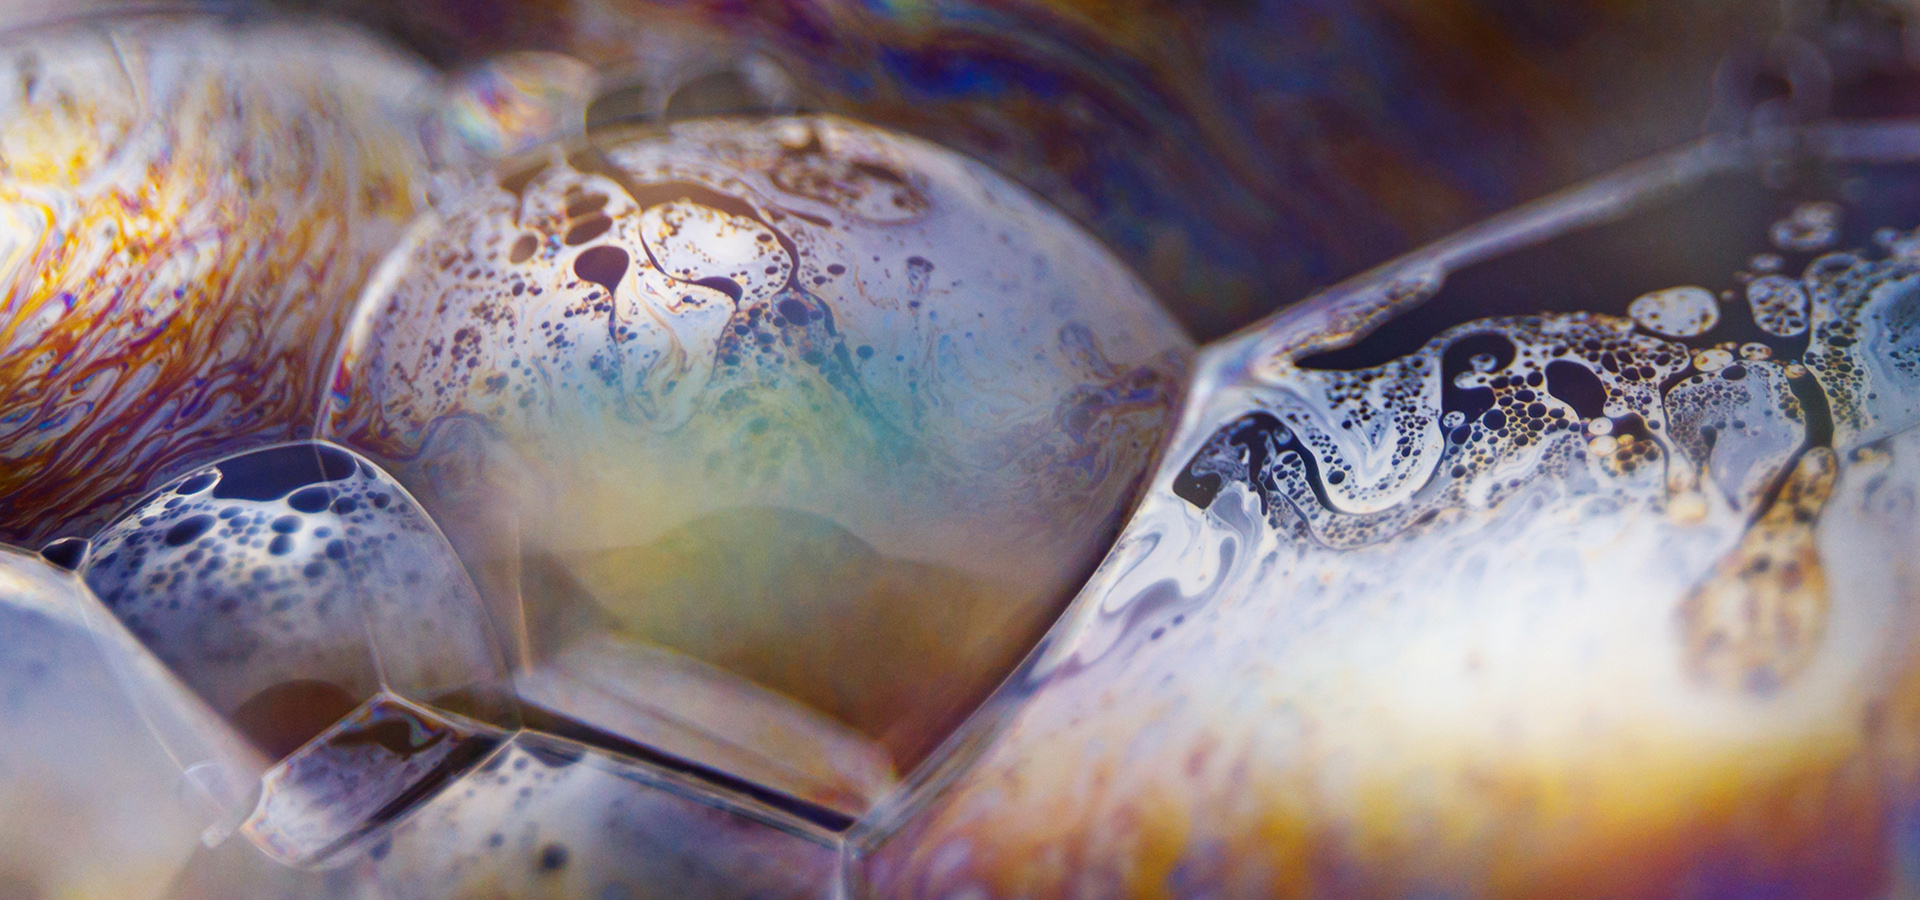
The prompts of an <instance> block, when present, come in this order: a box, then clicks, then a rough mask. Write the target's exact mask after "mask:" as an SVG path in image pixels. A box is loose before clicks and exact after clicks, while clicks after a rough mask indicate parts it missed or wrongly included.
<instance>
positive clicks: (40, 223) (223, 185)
mask: <svg viewBox="0 0 1920 900" xmlns="http://www.w3.org/2000/svg"><path fill="white" fill-rule="evenodd" d="M428 74H429V72H428V70H426V69H425V67H424V66H420V65H418V64H416V63H414V62H412V61H411V60H409V59H406V58H404V57H400V56H396V55H392V54H389V53H387V52H386V51H383V50H381V49H379V48H377V47H376V46H374V45H372V44H370V43H368V42H366V41H365V40H364V39H361V38H358V37H355V36H353V35H352V34H351V33H349V32H346V31H344V30H333V29H320V30H318V31H315V30H311V29H308V30H303V31H302V32H300V33H299V36H298V38H297V39H296V38H295V36H294V32H292V31H291V30H289V28H288V27H287V26H248V27H245V28H241V27H236V26H230V25H223V24H219V23H216V22H212V21H208V20H201V19H149V20H136V21H133V22H127V23H120V24H116V25H114V26H112V27H111V30H107V29H103V28H94V27H84V26H83V27H72V28H68V29H64V30H60V31H56V32H54V33H52V34H44V33H43V34H35V35H29V36H27V37H26V38H24V39H20V40H18V42H17V43H14V44H12V45H11V46H6V47H0V290H3V291H4V294H0V540H5V541H13V542H23V543H32V542H38V541H44V540H47V539H50V538H53V537H57V536H61V535H67V534H75V533H80V532H83V531H85V530H87V529H88V528H89V527H91V526H92V525H95V524H98V523H99V522H101V521H103V520H104V519H105V518H106V517H108V516H110V515H112V513H113V512H114V509H115V507H117V506H119V505H124V504H125V503H126V502H127V501H130V500H132V499H133V498H134V496H135V495H138V494H139V493H141V492H142V491H144V490H145V489H147V488H148V487H149V486H152V485H155V484H158V483H160V482H162V481H165V480H166V479H168V478H170V477H173V476H175V475H177V474H179V473H181V472H183V471H185V470H186V469H188V468H191V467H192V466H194V465H197V464H200V463H204V462H205V461H207V460H209V459H212V458H214V457H217V456H220V455H222V454H226V453H230V452H232V451H235V450H238V449H241V448H244V447H249V446H258V445H261V444H266V443H271V442H274V441H280V440H286V439H288V438H293V437H298V436H300V434H301V433H302V432H304V431H306V430H307V429H308V427H309V426H308V423H309V422H310V421H311V413H310V410H311V409H312V408H313V407H312V404H313V400H314V396H315V393H316V390H317V389H318V387H319V385H320V384H321V378H322V374H321V373H322V370H323V369H324V368H325V366H326V365H327V364H328V362H329V361H330V359H331V357H332V354H333V350H334V347H335V345H336V342H337V337H338V335H339V333H340V329H341V327H342V323H343V321H344V319H345V316H346V314H347V310H348V308H349V306H350V305H351V300H352V299H353V297H354V295H355V294H356V293H357V292H358V290H359V287H360V285H361V283H362V282H363V281H364V280H365V278H366V276H367V273H368V272H369V271H370V270H371V268H372V266H373V264H374V262H375V261H376V259H377V258H378V254H379V253H380V252H381V251H382V250H384V249H385V248H387V247H389V246H391V245H392V243H393V242H394V240H395V239H396V238H397V235H398V233H399V229H400V227H401V225H402V224H403V223H404V222H405V221H406V219H407V218H408V217H409V216H411V215H412V214H413V212H414V211H415V209H416V208H417V206H418V205H419V202H420V190H421V186H422V182H423V178H422V173H423V171H424V167H425V163H424V160H423V159H422V157H421V154H420V152H419V151H418V150H417V149H416V148H415V146H414V143H413V132H412V131H411V130H410V129H409V128H407V127H405V125H406V124H407V123H408V121H409V117H410V116H411V115H412V104H414V103H415V102H417V98H419V97H422V96H424V92H423V90H422V89H423V88H424V87H425V86H426V84H427V81H426V78H427V75H428Z"/></svg>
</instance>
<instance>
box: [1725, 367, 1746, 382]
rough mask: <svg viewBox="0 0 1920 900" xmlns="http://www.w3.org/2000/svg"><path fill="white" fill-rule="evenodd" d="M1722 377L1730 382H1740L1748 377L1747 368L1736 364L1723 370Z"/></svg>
mask: <svg viewBox="0 0 1920 900" xmlns="http://www.w3.org/2000/svg"><path fill="white" fill-rule="evenodd" d="M1720 377H1721V378H1725V379H1726V380H1728V381H1739V380H1740V379H1742V378H1745V377H1747V367H1746V366H1743V365H1740V364H1739V363H1734V364H1733V365H1730V366H1727V367H1725V368H1723V369H1721V370H1720Z"/></svg>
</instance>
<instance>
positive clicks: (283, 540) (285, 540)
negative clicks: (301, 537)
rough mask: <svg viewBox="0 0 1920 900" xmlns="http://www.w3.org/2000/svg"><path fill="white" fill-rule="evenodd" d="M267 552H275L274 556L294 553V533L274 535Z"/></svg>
mask: <svg viewBox="0 0 1920 900" xmlns="http://www.w3.org/2000/svg"><path fill="white" fill-rule="evenodd" d="M267 552H268V553H271V554H273V555H274V556H285V555H287V554H289V553H292V552H293V535H290V534H277V535H274V537H273V541H272V542H271V543H269V544H267Z"/></svg>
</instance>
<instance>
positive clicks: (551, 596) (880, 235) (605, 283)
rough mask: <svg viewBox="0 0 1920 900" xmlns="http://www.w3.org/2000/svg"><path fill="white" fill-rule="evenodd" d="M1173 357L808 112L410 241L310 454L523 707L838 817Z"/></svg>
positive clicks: (965, 179) (990, 626) (1036, 223)
mask: <svg viewBox="0 0 1920 900" xmlns="http://www.w3.org/2000/svg"><path fill="white" fill-rule="evenodd" d="M1186 352H1187V344H1186V342H1185V339H1184V338H1183V337H1182V336H1181V334H1180V332H1179V331H1178V329H1177V328H1176V327H1175V326H1174V325H1173V324H1172V323H1171V321H1170V320H1169V319H1168V318H1167V317H1166V316H1165V314H1164V313H1162V312H1161V311H1160V310H1159V309H1158V308H1157V307H1156V306H1155V305H1154V303H1153V301H1152V299H1151V298H1150V297H1149V296H1148V295H1147V293H1146V292H1145V291H1144V290H1143V289H1142V288H1141V286H1140V285H1139V283H1138V282H1137V281H1136V280H1135V279H1134V278H1133V277H1132V276H1131V275H1130V274H1128V272H1127V271H1126V269H1125V268H1123V267H1122V266H1121V265H1119V263H1118V262H1117V261H1116V260H1114V259H1113V258H1112V257H1111V256H1109V255H1108V254H1107V253H1106V252H1105V251H1104V250H1103V249H1101V248H1100V247H1099V246H1098V245H1097V244H1095V243H1094V242H1093V241H1092V240H1090V239H1089V238H1087V237H1086V236H1085V235H1084V234H1083V233H1082V232H1080V231H1079V230H1078V229H1076V228H1074V227H1073V226H1072V225H1070V224H1069V223H1068V222H1067V221H1066V220H1064V219H1063V218H1062V217H1061V216H1060V215H1059V214H1058V213H1056V212H1054V211H1052V210H1050V209H1048V208H1047V207H1045V206H1043V205H1042V204H1040V203H1039V202H1038V201H1036V200H1035V199H1034V198H1033V197H1031V196H1030V195H1028V194H1026V193H1025V192H1023V191H1021V190H1019V189H1017V188H1015V187H1014V186H1012V185H1010V184H1008V183H1007V182H1005V181H1004V180H1001V179H1000V178H998V177H996V176H994V175H993V174H992V173H990V172H988V171H987V170H985V169H983V168H981V167H980V166H978V165H976V164H973V163H971V162H968V161H967V160H965V159H962V158H960V157H957V156H954V155H952V154H950V153H946V152H944V151H941V150H938V149H937V148H934V147H932V146H929V145H926V144H923V143H920V142H917V141H914V140H910V139H907V138H903V137H900V136H897V135H893V134H890V133H887V132H884V131H880V130H877V129H874V128H870V127H867V126H862V125H858V124H855V123H852V122H848V121H844V120H839V119H833V118H807V117H801V118H780V119H768V120H749V119H716V120H706V121H690V122H684V123H679V124H675V125H673V126H671V127H668V128H665V129H663V130H658V131H650V132H633V133H616V134H606V133H597V134H596V135H594V139H593V140H592V141H591V142H590V143H586V144H583V145H578V146H575V147H573V148H572V149H571V150H570V152H567V153H564V154H563V153H562V152H561V151H560V150H554V151H552V152H550V153H548V154H544V155H540V156H538V157H537V158H536V159H534V160H532V161H531V162H530V163H528V164H527V165H525V166H522V167H519V168H514V169H512V170H511V171H509V172H508V173H507V174H506V175H505V176H504V177H503V178H502V179H501V180H500V182H499V183H498V184H491V183H489V184H486V185H484V186H483V187H482V188H480V189H479V190H477V191H476V193H475V194H474V196H472V197H471V198H470V199H467V200H465V201H462V202H458V203H455V204H453V205H451V206H450V207H449V208H447V209H446V210H445V211H444V213H443V214H442V215H441V216H440V217H439V218H438V219H436V220H434V221H433V222H432V223H430V224H428V225H425V226H423V227H421V228H420V229H418V230H416V231H415V233H414V236H413V238H412V239H411V240H410V241H409V243H408V244H407V245H406V246H404V247H403V248H402V250H401V251H400V254H399V257H398V261H397V263H396V265H395V266H394V267H393V268H392V269H391V270H389V271H388V272H387V274H386V275H385V276H384V277H383V279H382V280H381V282H380V283H379V285H378V288H377V289H376V290H375V291H373V292H372V293H371V294H370V296H369V298H368V300H367V301H366V303H365V305H364V307H363V308H362V310H361V312H360V317H359V319H358V320H357V322H356V323H355V326H354V330H353V333H352V336H351V338H350V341H349V344H348V347H347V349H346V351H345V354H344V357H343V361H342V363H341V366H340V368H339V371H338V373H337V375H336V380H335V383H334V391H333V394H332V403H331V404H330V405H329V406H328V408H327V410H326V414H325V416H324V417H323V421H322V425H321V428H322V430H323V432H324V433H325V434H327V435H329V436H331V437H332V438H333V439H335V440H339V441H341V442H343V443H345V444H348V445H350V446H354V447H356V448H359V449H361V450H363V451H366V452H369V453H371V454H373V455H374V456H375V457H376V458H378V459H379V460H380V461H381V462H382V463H383V464H384V465H387V466H388V467H389V468H390V469H392V470H393V471H394V472H396V474H397V475H398V476H399V477H400V479H401V480H402V482H403V483H406V484H407V485H408V486H409V488H411V489H412V490H414V491H415V492H416V494H418V495H419V496H420V497H421V498H422V500H423V502H424V503H426V505H427V506H428V508H429V509H431V510H433V511H434V512H435V514H436V517H437V518H438V519H439V520H440V521H441V522H442V524H443V525H444V526H445V527H447V528H448V531H449V535H450V537H452V538H453V539H454V541H455V544H456V545H457V546H459V547H460V549H461V551H462V553H463V555H464V556H465V557H466V559H467V561H468V563H469V565H470V566H471V567H472V568H473V569H474V570H475V571H476V572H478V573H480V577H481V580H482V587H483V589H485V590H487V591H488V592H489V594H490V599H491V601H492V603H493V605H494V609H495V615H496V619H497V621H499V622H500V623H501V630H502V632H503V633H506V634H509V635H513V636H515V637H516V638H518V640H519V646H518V648H517V652H518V653H519V654H520V655H521V659H522V664H523V667H524V669H525V671H524V673H523V677H522V678H521V679H520V687H521V690H522V694H523V696H522V699H523V700H526V701H528V702H529V703H531V704H533V705H535V706H540V707H543V708H546V709H548V710H549V711H550V712H552V713H553V714H555V715H557V716H559V717H561V718H563V719H566V720H569V721H572V722H574V723H575V725H576V726H580V727H588V728H590V729H592V730H594V731H596V732H612V733H615V734H619V735H622V736H624V737H626V738H628V739H632V740H636V741H638V742H639V743H642V744H647V745H649V746H653V747H654V748H655V749H660V750H663V751H664V752H667V753H669V754H670V755H673V756H677V757H681V758H691V759H692V760H694V761H697V762H699V763H700V764H702V765H705V766H715V765H718V767H719V768H723V769H730V770H736V771H740V770H739V769H738V767H739V766H748V767H750V768H751V769H752V771H754V772H762V773H766V774H765V776H764V777H766V778H771V779H773V780H772V784H773V785H774V786H775V789H776V790H778V791H780V792H783V793H787V794H790V795H794V796H797V797H799V798H802V799H804V800H805V801H807V802H809V803H812V804H816V805H819V806H823V807H827V808H829V809H833V810H836V811H837V815H851V814H857V813H858V812H859V811H860V810H862V809H864V808H865V806H866V805H867V804H869V803H871V802H872V801H873V800H875V799H877V798H878V797H879V796H880V795H882V794H884V793H885V792H886V790H888V789H889V788H890V786H891V785H892V784H893V783H894V780H895V778H896V777H897V773H899V772H904V771H905V770H906V769H908V768H910V767H911V766H912V765H913V764H915V763H916V762H918V761H919V760H920V759H922V758H923V757H924V756H925V755H926V754H927V753H928V752H929V751H930V749H931V748H932V747H933V746H934V744H935V743H936V742H938V741H939V740H941V739H942V738H943V737H945V736H946V734H947V732H948V731H949V730H950V729H951V728H952V727H953V725H954V724H955V723H956V722H958V721H959V719H960V717H962V716H964V715H965V714H966V712H967V711H968V710H970V709H971V707H972V706H973V704H974V703H976V702H977V701H978V699H979V698H980V697H981V696H982V695H983V694H984V693H985V692H986V691H987V690H988V689H990V688H991V687H992V686H993V684H994V683H995V682H996V681H998V680H999V678H1000V677H1002V675H1003V674H1004V673H1005V672H1006V671H1007V670H1008V669H1009V667H1010V666H1011V665H1012V664H1013V663H1014V661H1015V660H1017V659H1018V658H1019V657H1020V656H1021V654H1023V653H1025V652H1026V650H1027V649H1028V648H1029V647H1031V646H1032V644H1033V641H1034V640H1035V639H1036V638H1037V637H1038V635H1039V633H1040V631H1041V630H1042V629H1044V628H1045V627H1046V625H1047V623H1048V622H1049V621H1050V620H1051V618H1052V616H1053V614H1054V613H1055V611H1056V610H1057V609H1058V604H1059V603H1060V602H1061V601H1062V600H1063V599H1064V598H1065V597H1066V596H1068V594H1069V593H1070V592H1071V591H1072V590H1073V588H1074V586H1075V585H1076V584H1077V582H1078V580H1079V579H1080V578H1081V577H1083V576H1084V573H1085V572H1086V571H1087V570H1088V568H1089V567H1090V566H1091V565H1092V563H1093V562H1094V561H1095V559H1096V558H1097V554H1099V553H1100V552H1102V550H1103V549H1104V547H1105V541H1106V535H1108V534H1109V533H1110V530H1111V529H1112V528H1113V527H1114V526H1115V525H1116V524H1117V522H1118V521H1119V518H1118V517H1119V516H1120V515H1121V514H1122V513H1123V511H1124V510H1125V507H1126V504H1127V502H1128V500H1129V498H1130V496H1131V494H1132V491H1133V489H1134V486H1135V484H1136V479H1137V478H1138V476H1139V474H1140V473H1141V472H1142V471H1143V468H1144V466H1145V465H1146V463H1147V462H1148V460H1149V458H1150V457H1151V455H1152V454H1153V452H1154V450H1155V446H1156V443H1157V441H1158V439H1159V437H1160V435H1161V433H1162V430H1163V429H1164V428H1165V427H1166V426H1167V425H1168V424H1169V421H1170V416H1171V413H1172V409H1173V404H1174V402H1175V397H1176V396H1177V393H1178V390H1179V387H1180V385H1181V381H1182V376H1183V371H1184V368H1183V366H1184V362H1183V361H1184V357H1185V354H1186ZM709 697H711V698H714V699H706V698H709ZM727 697H732V698H734V699H732V700H722V699H720V698H727ZM748 711H751V712H750V714H749V712H748ZM749 718H752V719H757V720H758V721H748V719H749ZM772 722H784V723H787V724H785V725H782V726H780V728H778V729H773V730H769V728H768V723H772ZM782 729H784V734H785V735H786V736H785V737H780V736H777V735H776V732H778V731H781V730H782ZM716 740H717V741H718V742H719V743H721V744H727V745H731V748H732V749H730V750H727V751H726V753H727V755H728V756H729V757H731V758H734V759H736V760H738V761H737V762H722V761H719V760H718V759H717V758H716V757H715V756H714V754H715V753H716V752H720V751H719V750H718V749H716V747H715V746H713V745H714V742H715V741H716ZM662 742H664V743H662ZM751 757H759V759H758V760H757V761H756V760H751V759H750V758H751ZM775 769H783V770H786V771H784V772H782V773H774V772H773V770H775ZM754 777H756V778H758V777H761V776H754Z"/></svg>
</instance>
